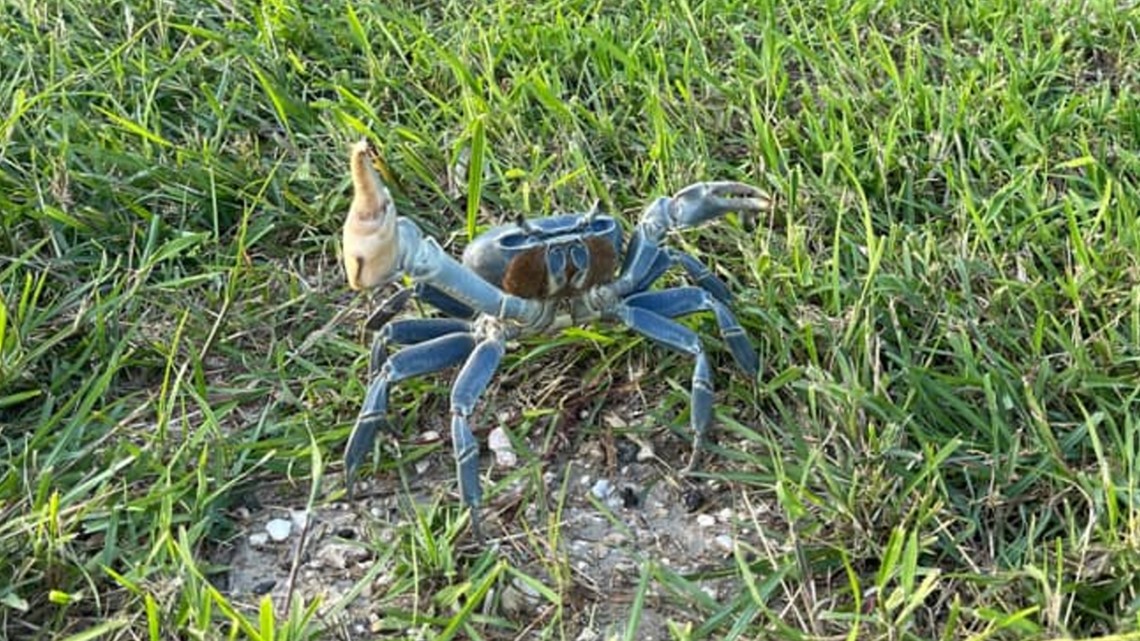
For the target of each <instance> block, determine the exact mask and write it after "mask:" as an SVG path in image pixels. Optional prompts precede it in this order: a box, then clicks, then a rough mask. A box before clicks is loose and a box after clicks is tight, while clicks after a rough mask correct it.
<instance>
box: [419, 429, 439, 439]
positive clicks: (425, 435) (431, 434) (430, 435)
mask: <svg viewBox="0 0 1140 641" xmlns="http://www.w3.org/2000/svg"><path fill="white" fill-rule="evenodd" d="M420 440H421V441H427V442H431V441H438V440H439V432H437V431H435V430H428V431H426V432H420Z"/></svg>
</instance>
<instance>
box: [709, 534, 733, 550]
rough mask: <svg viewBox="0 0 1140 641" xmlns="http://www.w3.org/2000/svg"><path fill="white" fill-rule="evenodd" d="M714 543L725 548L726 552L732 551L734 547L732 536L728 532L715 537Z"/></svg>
mask: <svg viewBox="0 0 1140 641" xmlns="http://www.w3.org/2000/svg"><path fill="white" fill-rule="evenodd" d="M713 543H715V544H716V546H717V547H718V548H720V549H722V550H724V551H725V552H732V549H733V547H734V544H733V542H732V537H731V536H729V535H727V534H721V535H720V536H717V537H715V538H714V539H713Z"/></svg>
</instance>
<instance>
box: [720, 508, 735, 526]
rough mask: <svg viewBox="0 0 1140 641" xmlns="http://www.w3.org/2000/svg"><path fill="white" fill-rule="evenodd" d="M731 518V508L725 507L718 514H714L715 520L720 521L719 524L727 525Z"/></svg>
mask: <svg viewBox="0 0 1140 641" xmlns="http://www.w3.org/2000/svg"><path fill="white" fill-rule="evenodd" d="M732 517H733V512H732V508H730V507H726V508H724V509H722V510H721V511H720V512H717V513H716V518H718V519H720V521H721V523H728V522H729V521H731V520H732Z"/></svg>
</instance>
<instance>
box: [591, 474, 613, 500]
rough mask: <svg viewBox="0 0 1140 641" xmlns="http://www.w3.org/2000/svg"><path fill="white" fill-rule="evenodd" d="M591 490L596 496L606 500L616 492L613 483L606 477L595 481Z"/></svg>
mask: <svg viewBox="0 0 1140 641" xmlns="http://www.w3.org/2000/svg"><path fill="white" fill-rule="evenodd" d="M590 492H591V493H592V494H593V495H594V496H595V497H597V498H599V499H602V500H603V501H604V500H606V499H607V498H609V497H610V495H611V494H613V493H614V486H613V483H610V482H609V481H607V480H606V479H598V482H597V483H594V486H593V487H591V488H590Z"/></svg>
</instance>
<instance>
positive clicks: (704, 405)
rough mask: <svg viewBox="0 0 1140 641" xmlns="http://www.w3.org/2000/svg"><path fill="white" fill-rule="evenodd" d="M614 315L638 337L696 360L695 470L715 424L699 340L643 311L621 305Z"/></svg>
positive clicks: (693, 410) (706, 366) (693, 408)
mask: <svg viewBox="0 0 1140 641" xmlns="http://www.w3.org/2000/svg"><path fill="white" fill-rule="evenodd" d="M613 315H614V317H615V318H617V319H618V320H620V321H621V322H623V323H625V325H626V326H627V327H629V328H630V329H632V330H633V331H635V332H637V333H638V334H641V335H642V336H645V337H646V338H649V339H652V340H654V341H656V342H658V343H660V344H662V345H664V346H666V347H670V348H672V349H675V350H677V351H679V352H684V353H686V354H690V355H692V356H693V357H694V358H695V359H696V365H695V367H694V368H693V382H692V396H691V399H690V410H689V424H690V425H691V426H692V429H693V458H692V460H691V461H690V462H689V467H690V468H692V467H693V466H695V465H696V464H697V459H698V456H699V453H700V447H701V445H702V444H703V443H704V439H705V433H706V431H707V430H708V427H709V423H711V422H712V408H713V385H712V370H711V368H710V367H709V360H708V357H707V356H706V355H705V350H704V348H703V347H702V346H701V339H700V337H698V336H697V333H696V332H694V331H693V330H691V329H689V328H688V327H685V326H684V325H681V324H680V323H678V322H676V321H673V320H670V319H669V318H666V317H665V316H663V315H662V314H659V313H657V312H655V311H651V310H649V309H645V308H642V307H636V306H633V305H625V304H619V305H617V307H616V309H615V310H614V312H613Z"/></svg>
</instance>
